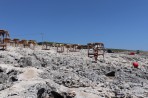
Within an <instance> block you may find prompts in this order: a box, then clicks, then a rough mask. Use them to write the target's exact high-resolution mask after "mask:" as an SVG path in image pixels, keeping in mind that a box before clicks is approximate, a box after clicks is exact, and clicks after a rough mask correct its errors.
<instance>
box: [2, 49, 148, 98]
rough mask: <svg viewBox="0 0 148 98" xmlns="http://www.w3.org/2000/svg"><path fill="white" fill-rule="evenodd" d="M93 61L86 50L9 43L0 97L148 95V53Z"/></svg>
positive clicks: (128, 97) (127, 97)
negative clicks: (19, 46)
mask: <svg viewBox="0 0 148 98" xmlns="http://www.w3.org/2000/svg"><path fill="white" fill-rule="evenodd" d="M93 61H94V59H93V58H88V57H87V50H81V51H80V52H75V53H66V52H65V53H61V54H60V53H56V51H54V49H50V50H39V49H38V50H31V49H28V48H17V47H16V48H13V47H9V48H8V51H0V98H30V97H31V98H140V97H141V98H142V97H143V98H146V97H148V86H147V85H148V57H147V55H140V54H139V55H132V56H131V55H128V54H126V53H125V54H124V53H106V54H105V59H104V60H103V58H102V57H101V56H100V57H99V58H98V62H97V63H93ZM134 61H136V62H138V63H139V65H140V66H139V67H138V68H134V67H133V66H132V62H134ZM22 96H23V97H22Z"/></svg>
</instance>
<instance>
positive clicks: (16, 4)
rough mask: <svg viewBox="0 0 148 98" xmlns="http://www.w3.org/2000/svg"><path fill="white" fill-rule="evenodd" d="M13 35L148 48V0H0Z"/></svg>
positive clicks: (2, 19)
mask: <svg viewBox="0 0 148 98" xmlns="http://www.w3.org/2000/svg"><path fill="white" fill-rule="evenodd" d="M0 12H1V13H0V29H4V30H7V31H9V33H10V37H11V38H12V39H13V38H20V39H27V40H29V39H33V40H36V41H38V42H40V41H51V42H64V43H76V44H87V43H90V42H102V43H104V45H105V47H106V48H118V49H134V50H148V0H0Z"/></svg>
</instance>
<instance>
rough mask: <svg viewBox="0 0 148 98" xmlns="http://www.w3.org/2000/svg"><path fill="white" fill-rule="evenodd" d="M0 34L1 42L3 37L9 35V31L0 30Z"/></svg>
mask: <svg viewBox="0 0 148 98" xmlns="http://www.w3.org/2000/svg"><path fill="white" fill-rule="evenodd" d="M0 36H2V37H3V43H4V38H8V37H10V35H9V32H8V31H5V30H0Z"/></svg>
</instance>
